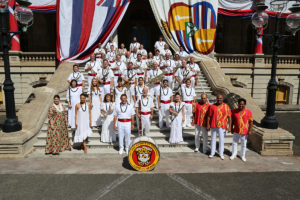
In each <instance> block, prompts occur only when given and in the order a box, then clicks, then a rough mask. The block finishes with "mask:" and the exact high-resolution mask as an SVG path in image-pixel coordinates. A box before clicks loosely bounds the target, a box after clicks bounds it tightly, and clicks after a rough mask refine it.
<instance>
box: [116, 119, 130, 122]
mask: <svg viewBox="0 0 300 200" xmlns="http://www.w3.org/2000/svg"><path fill="white" fill-rule="evenodd" d="M118 121H119V122H131V119H118Z"/></svg>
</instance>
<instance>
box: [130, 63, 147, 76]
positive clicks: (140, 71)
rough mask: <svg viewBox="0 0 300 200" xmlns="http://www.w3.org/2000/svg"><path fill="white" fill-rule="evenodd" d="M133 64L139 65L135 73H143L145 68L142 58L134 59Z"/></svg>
mask: <svg viewBox="0 0 300 200" xmlns="http://www.w3.org/2000/svg"><path fill="white" fill-rule="evenodd" d="M133 65H134V66H140V67H139V68H138V69H136V73H144V72H145V69H147V65H146V61H144V60H140V61H138V60H136V61H135V62H134V64H133Z"/></svg>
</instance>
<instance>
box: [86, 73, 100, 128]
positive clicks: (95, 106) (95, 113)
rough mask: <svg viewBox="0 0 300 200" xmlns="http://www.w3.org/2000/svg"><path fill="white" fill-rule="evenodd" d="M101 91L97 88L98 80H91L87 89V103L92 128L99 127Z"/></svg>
mask: <svg viewBox="0 0 300 200" xmlns="http://www.w3.org/2000/svg"><path fill="white" fill-rule="evenodd" d="M101 93H102V91H101V90H100V88H99V84H98V80H97V79H96V78H93V79H92V84H91V87H90V88H89V92H88V95H89V101H90V105H91V114H92V126H93V127H99V126H100V125H101V119H100V112H99V110H100V108H101V104H102V97H101Z"/></svg>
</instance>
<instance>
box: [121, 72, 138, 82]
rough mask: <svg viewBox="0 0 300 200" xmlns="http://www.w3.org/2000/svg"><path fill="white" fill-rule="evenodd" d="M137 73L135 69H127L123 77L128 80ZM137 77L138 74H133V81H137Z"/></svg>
mask: <svg viewBox="0 0 300 200" xmlns="http://www.w3.org/2000/svg"><path fill="white" fill-rule="evenodd" d="M134 74H135V71H134V70H133V69H130V70H129V69H127V70H125V71H124V72H123V78H124V79H126V80H128V79H129V78H131V77H132V76H133V75H134ZM135 77H136V74H135V75H134V76H133V78H132V79H131V81H130V82H131V83H134V82H135Z"/></svg>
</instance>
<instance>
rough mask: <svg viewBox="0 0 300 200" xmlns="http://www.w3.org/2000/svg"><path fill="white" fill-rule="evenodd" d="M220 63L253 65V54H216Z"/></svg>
mask: <svg viewBox="0 0 300 200" xmlns="http://www.w3.org/2000/svg"><path fill="white" fill-rule="evenodd" d="M215 58H216V60H217V61H218V63H253V62H254V56H253V55H252V54H215Z"/></svg>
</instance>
